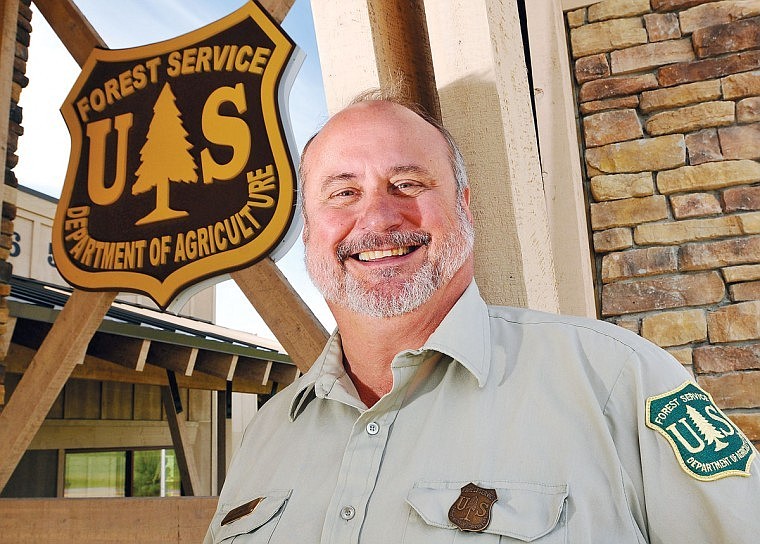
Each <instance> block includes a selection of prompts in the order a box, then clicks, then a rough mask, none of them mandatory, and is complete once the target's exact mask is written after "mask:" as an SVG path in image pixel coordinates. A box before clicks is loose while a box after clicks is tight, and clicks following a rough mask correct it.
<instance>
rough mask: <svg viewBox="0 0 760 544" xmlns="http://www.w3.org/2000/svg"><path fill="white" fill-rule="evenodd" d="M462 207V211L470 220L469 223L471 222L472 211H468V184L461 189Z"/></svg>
mask: <svg viewBox="0 0 760 544" xmlns="http://www.w3.org/2000/svg"><path fill="white" fill-rule="evenodd" d="M462 208H464V213H465V214H467V218H468V219H469V220H470V223H472V212H471V211H470V186H469V185H468V186H467V187H465V188H464V190H463V191H462Z"/></svg>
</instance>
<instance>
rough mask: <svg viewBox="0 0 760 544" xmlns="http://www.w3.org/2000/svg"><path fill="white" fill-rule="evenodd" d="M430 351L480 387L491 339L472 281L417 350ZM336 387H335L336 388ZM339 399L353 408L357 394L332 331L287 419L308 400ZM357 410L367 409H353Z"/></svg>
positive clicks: (301, 383)
mask: <svg viewBox="0 0 760 544" xmlns="http://www.w3.org/2000/svg"><path fill="white" fill-rule="evenodd" d="M426 350H433V351H437V352H440V353H443V354H444V355H448V356H449V357H451V358H452V359H454V360H455V361H458V362H459V363H460V364H461V365H462V366H464V367H465V368H466V369H467V370H469V371H470V372H471V373H472V375H473V376H474V377H475V378H476V379H477V380H478V385H479V386H480V387H483V386H484V385H485V383H486V381H487V378H488V372H489V370H490V365H491V339H490V326H489V321H488V307H487V306H486V303H485V302H484V301H483V299H482V298H481V297H480V291H479V290H478V286H477V285H476V284H475V281H474V280H473V281H472V282H471V283H470V285H469V286H468V287H467V289H465V291H464V293H462V296H461V297H459V300H458V301H457V302H456V303H455V304H454V306H453V307H452V308H451V310H449V313H448V314H446V317H444V318H443V321H441V323H440V325H438V327H437V328H436V330H435V331H433V334H431V335H430V338H428V340H427V342H425V344H424V345H423V346H422V347H421V348H420V349H419V350H418V351H420V352H422V351H426ZM336 385H338V387H336ZM328 395H330V396H331V397H336V395H337V396H339V397H340V398H337V399H336V400H341V401H342V402H344V403H346V404H349V405H356V402H357V399H358V395H357V394H356V389H355V387H354V385H353V383H352V382H351V379H350V378H349V377H348V374H346V371H345V369H344V368H343V349H342V347H341V342H340V333H339V332H338V331H335V332H334V333H333V334H332V336H331V337H330V339H329V340H328V341H327V344H326V345H325V348H324V349H323V350H322V353H321V354H320V355H319V357H317V360H316V361H314V364H313V365H312V367H311V368H310V369H309V370H308V371H307V372H306V373H305V374H304V375H303V376H301V379H300V380H299V385H298V388H297V389H296V391H295V392H294V394H293V399H292V401H291V404H290V419H291V421H293V420H295V419H296V417H298V414H299V413H300V412H301V411H302V409H303V408H304V407H305V406H306V404H308V402H309V401H310V399H312V398H314V397H317V398H325V397H327V396H328ZM356 407H357V408H359V409H365V408H366V407H364V406H363V405H362V406H358V405H357V406H356Z"/></svg>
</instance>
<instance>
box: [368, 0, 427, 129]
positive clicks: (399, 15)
mask: <svg viewBox="0 0 760 544" xmlns="http://www.w3.org/2000/svg"><path fill="white" fill-rule="evenodd" d="M367 7H368V9H369V21H370V25H371V27H372V43H373V44H374V47H375V57H376V62H377V73H378V76H379V78H380V87H381V88H388V87H389V86H392V85H393V84H394V83H395V82H396V80H397V79H398V78H401V79H402V81H403V83H405V89H404V91H405V92H406V95H407V96H406V97H405V98H407V99H408V100H410V101H412V102H414V103H416V104H419V105H420V106H422V108H423V109H424V110H425V111H427V112H428V113H429V114H430V115H431V116H433V117H435V118H436V119H439V120H440V118H441V105H440V104H439V102H438V91H437V89H436V87H435V74H434V73H433V58H432V56H431V53H430V42H429V41H428V32H427V22H426V20H425V4H424V2H423V1H422V0H368V1H367Z"/></svg>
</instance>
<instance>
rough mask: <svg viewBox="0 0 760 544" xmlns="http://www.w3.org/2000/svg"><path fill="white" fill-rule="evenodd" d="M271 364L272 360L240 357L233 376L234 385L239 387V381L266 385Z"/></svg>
mask: <svg viewBox="0 0 760 544" xmlns="http://www.w3.org/2000/svg"><path fill="white" fill-rule="evenodd" d="M271 364H272V363H271V362H270V361H262V360H260V359H251V358H249V357H240V358H239V359H238V362H237V365H236V366H235V375H234V376H233V378H232V383H233V385H234V386H235V388H237V384H238V382H240V381H244V382H251V383H257V384H259V385H260V386H265V385H266V384H267V381H268V380H269V365H271ZM294 368H295V367H294Z"/></svg>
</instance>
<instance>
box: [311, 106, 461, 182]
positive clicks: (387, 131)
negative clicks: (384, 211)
mask: <svg viewBox="0 0 760 544" xmlns="http://www.w3.org/2000/svg"><path fill="white" fill-rule="evenodd" d="M449 155H450V152H449V147H448V144H447V142H446V140H445V139H444V137H443V135H442V134H441V133H440V132H439V131H438V129H436V128H435V127H434V126H432V125H431V124H430V123H428V122H427V121H425V120H424V119H422V118H421V117H420V116H419V115H417V114H416V113H414V112H413V111H411V110H409V109H407V108H405V107H403V106H400V105H398V104H394V103H391V102H379V101H378V102H374V101H372V102H362V103H359V104H355V105H353V106H349V107H348V108H346V109H345V110H343V111H341V112H340V113H338V114H336V115H335V116H334V117H333V118H332V119H331V120H330V121H329V122H328V123H327V124H326V125H325V126H324V128H323V129H322V130H321V131H320V132H319V134H317V136H315V137H314V139H313V140H312V142H311V143H310V145H309V147H308V150H307V152H306V153H305V155H304V157H303V163H304V164H303V167H304V168H303V169H304V172H305V173H306V174H307V176H306V177H307V178H310V177H313V176H312V174H315V175H317V177H320V176H321V175H338V174H340V172H337V170H341V169H345V168H348V169H349V170H350V169H353V168H358V167H360V166H363V165H367V164H370V163H371V164H375V165H378V166H379V165H381V164H382V163H387V166H388V167H390V168H392V167H394V166H400V165H406V164H419V165H420V166H423V167H426V168H430V167H434V168H441V169H445V170H449V171H450V170H451V167H450V156H449ZM393 163H396V164H393ZM325 170H327V172H326V171H325ZM331 170H336V172H332V171H331ZM304 181H305V180H304Z"/></svg>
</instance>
